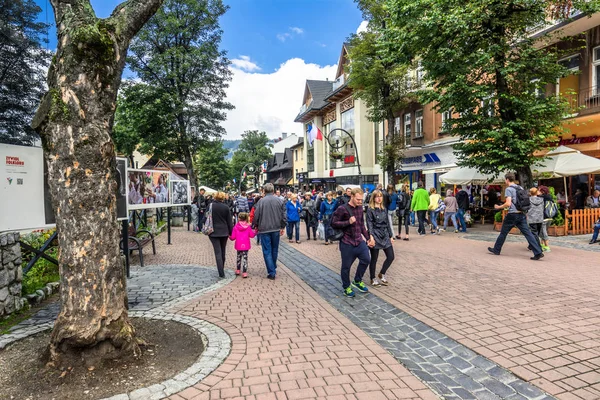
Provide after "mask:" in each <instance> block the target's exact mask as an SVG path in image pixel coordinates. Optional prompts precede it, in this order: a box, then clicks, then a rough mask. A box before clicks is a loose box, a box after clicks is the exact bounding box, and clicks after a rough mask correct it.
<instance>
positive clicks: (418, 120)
mask: <svg viewBox="0 0 600 400" xmlns="http://www.w3.org/2000/svg"><path fill="white" fill-rule="evenodd" d="M415 137H416V138H420V137H423V110H417V111H415Z"/></svg>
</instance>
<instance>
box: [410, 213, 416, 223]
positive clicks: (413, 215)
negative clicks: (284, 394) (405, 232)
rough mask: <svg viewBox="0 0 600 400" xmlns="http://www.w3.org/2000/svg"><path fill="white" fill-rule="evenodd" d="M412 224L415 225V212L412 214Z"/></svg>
mask: <svg viewBox="0 0 600 400" xmlns="http://www.w3.org/2000/svg"><path fill="white" fill-rule="evenodd" d="M410 224H411V225H413V226H414V225H415V212H414V211H411V212H410Z"/></svg>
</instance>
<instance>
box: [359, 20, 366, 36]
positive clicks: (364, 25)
mask: <svg viewBox="0 0 600 400" xmlns="http://www.w3.org/2000/svg"><path fill="white" fill-rule="evenodd" d="M368 25H369V23H368V22H367V21H363V22H361V23H360V25H359V26H358V29H356V34H357V35H358V34H359V33H361V32H366V31H367V26H368Z"/></svg>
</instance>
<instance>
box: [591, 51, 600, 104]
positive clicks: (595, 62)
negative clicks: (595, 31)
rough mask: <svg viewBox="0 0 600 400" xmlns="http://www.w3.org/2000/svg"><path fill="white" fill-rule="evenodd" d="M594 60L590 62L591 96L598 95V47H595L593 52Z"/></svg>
mask: <svg viewBox="0 0 600 400" xmlns="http://www.w3.org/2000/svg"><path fill="white" fill-rule="evenodd" d="M593 51H594V58H593V62H592V75H593V77H592V82H593V85H594V89H593V94H594V96H598V95H600V47H596V48H595V49H594V50H593Z"/></svg>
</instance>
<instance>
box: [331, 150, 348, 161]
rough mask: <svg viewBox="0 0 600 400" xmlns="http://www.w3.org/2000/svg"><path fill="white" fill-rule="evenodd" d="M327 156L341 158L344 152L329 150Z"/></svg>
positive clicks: (335, 158)
mask: <svg viewBox="0 0 600 400" xmlns="http://www.w3.org/2000/svg"><path fill="white" fill-rule="evenodd" d="M329 157H331V158H332V159H334V160H341V159H342V158H344V154H343V153H341V152H339V151H331V152H329Z"/></svg>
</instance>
